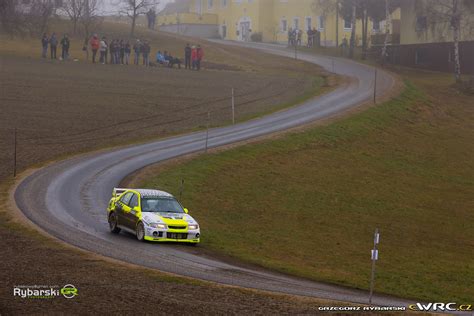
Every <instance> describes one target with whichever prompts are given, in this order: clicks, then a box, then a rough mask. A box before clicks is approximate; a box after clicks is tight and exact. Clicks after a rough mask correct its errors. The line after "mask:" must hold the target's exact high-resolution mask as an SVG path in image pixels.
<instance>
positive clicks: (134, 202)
mask: <svg viewBox="0 0 474 316" xmlns="http://www.w3.org/2000/svg"><path fill="white" fill-rule="evenodd" d="M135 206H138V196H137V195H136V194H134V195H133V196H132V199H131V200H130V207H131V208H134V207H135Z"/></svg>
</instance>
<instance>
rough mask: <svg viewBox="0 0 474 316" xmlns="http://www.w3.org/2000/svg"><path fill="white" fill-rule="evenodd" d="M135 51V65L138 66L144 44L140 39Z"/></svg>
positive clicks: (134, 46)
mask: <svg viewBox="0 0 474 316" xmlns="http://www.w3.org/2000/svg"><path fill="white" fill-rule="evenodd" d="M133 51H134V52H135V65H138V64H139V61H140V53H141V52H142V43H141V42H140V40H139V39H137V41H136V42H135V44H134V45H133Z"/></svg>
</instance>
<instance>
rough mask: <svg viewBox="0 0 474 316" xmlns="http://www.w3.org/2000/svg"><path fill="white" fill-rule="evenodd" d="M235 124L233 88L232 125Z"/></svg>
mask: <svg viewBox="0 0 474 316" xmlns="http://www.w3.org/2000/svg"><path fill="white" fill-rule="evenodd" d="M234 124H235V99H234V88H232V125H234Z"/></svg>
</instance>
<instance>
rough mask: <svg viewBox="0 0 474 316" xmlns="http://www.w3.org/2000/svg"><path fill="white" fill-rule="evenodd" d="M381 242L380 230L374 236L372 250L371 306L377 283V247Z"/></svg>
mask: <svg viewBox="0 0 474 316" xmlns="http://www.w3.org/2000/svg"><path fill="white" fill-rule="evenodd" d="M379 242H380V234H379V229H378V228H376V229H375V234H374V248H373V249H372V251H371V253H372V273H371V276H370V294H369V304H372V295H373V293H374V282H375V261H377V260H378V259H379V250H378V249H377V246H378V244H379Z"/></svg>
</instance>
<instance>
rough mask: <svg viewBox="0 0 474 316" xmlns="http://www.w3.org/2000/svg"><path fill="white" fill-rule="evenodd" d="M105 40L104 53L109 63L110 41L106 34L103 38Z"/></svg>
mask: <svg viewBox="0 0 474 316" xmlns="http://www.w3.org/2000/svg"><path fill="white" fill-rule="evenodd" d="M103 40H104V42H105V53H104V62H105V63H106V64H107V63H108V59H109V49H110V47H109V43H108V42H107V38H106V37H105V36H104V38H103Z"/></svg>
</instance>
